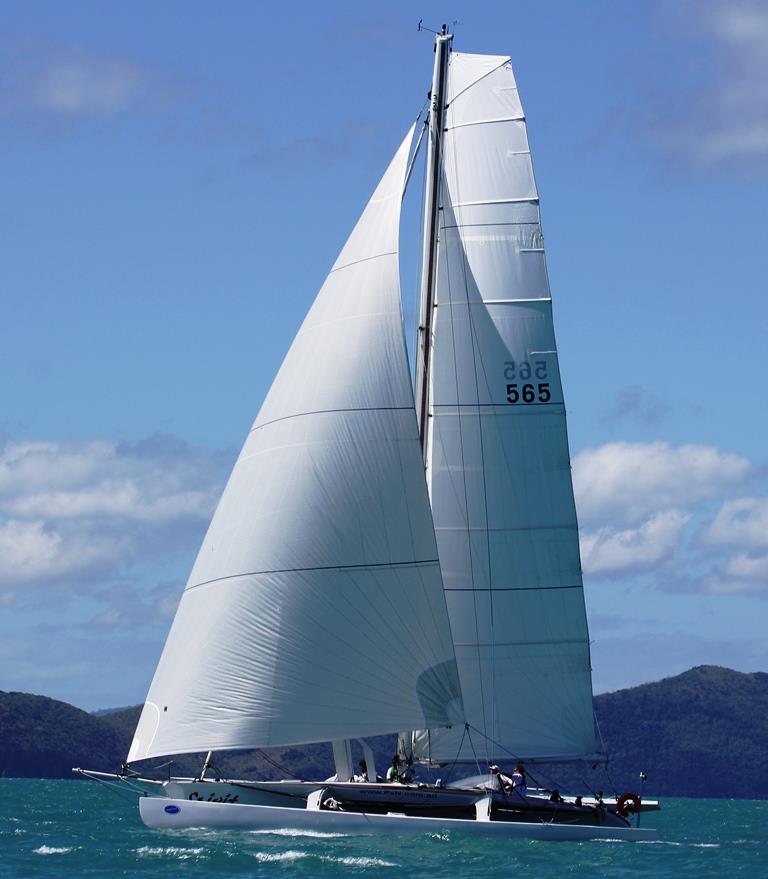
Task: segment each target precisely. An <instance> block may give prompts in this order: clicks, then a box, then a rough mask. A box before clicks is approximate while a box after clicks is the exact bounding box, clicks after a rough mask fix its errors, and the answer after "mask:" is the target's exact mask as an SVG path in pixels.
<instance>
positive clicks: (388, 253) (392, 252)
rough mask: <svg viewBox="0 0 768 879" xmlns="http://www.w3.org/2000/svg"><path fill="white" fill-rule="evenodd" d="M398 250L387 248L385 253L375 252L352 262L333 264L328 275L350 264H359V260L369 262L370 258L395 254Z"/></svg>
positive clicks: (346, 267)
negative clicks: (339, 264)
mask: <svg viewBox="0 0 768 879" xmlns="http://www.w3.org/2000/svg"><path fill="white" fill-rule="evenodd" d="M397 255H398V252H397V251H396V250H388V251H387V252H386V253H376V254H374V255H373V256H364V257H363V258H362V259H354V260H352V262H345V263H344V265H341V266H334V267H333V268H332V269H331V270H330V272H328V275H329V276H330V275H332V274H333V273H334V272H340V271H341V270H342V269H348V268H349V267H350V266H356V265H360V263H361V262H370V261H371V260H372V259H381V258H382V257H383V256H397Z"/></svg>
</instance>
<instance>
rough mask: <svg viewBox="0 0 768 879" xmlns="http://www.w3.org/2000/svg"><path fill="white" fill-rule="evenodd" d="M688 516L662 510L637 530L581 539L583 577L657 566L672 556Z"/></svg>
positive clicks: (608, 530)
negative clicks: (584, 575)
mask: <svg viewBox="0 0 768 879" xmlns="http://www.w3.org/2000/svg"><path fill="white" fill-rule="evenodd" d="M690 519H691V514H690V513H683V512H681V511H680V510H665V511H663V512H660V513H657V514H655V515H653V516H651V517H650V518H649V519H648V520H647V521H645V522H643V523H642V525H640V527H638V528H626V529H623V530H621V531H617V530H615V529H613V528H610V527H605V528H601V529H600V530H598V531H597V532H594V533H591V534H590V533H588V532H585V533H583V534H582V535H581V541H580V542H581V556H582V565H583V567H584V572H585V573H586V574H607V573H611V574H617V573H629V572H632V571H643V570H647V569H649V568H654V567H656V566H658V565H659V564H660V563H661V562H664V561H667V560H668V559H670V558H672V557H673V556H674V554H675V551H676V549H677V548H678V545H679V543H680V534H681V532H682V530H683V527H684V526H685V525H686V524H687V523H688V521H689V520H690Z"/></svg>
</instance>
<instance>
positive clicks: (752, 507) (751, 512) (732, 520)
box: [702, 497, 768, 550]
mask: <svg viewBox="0 0 768 879" xmlns="http://www.w3.org/2000/svg"><path fill="white" fill-rule="evenodd" d="M702 539H703V540H704V541H705V542H706V543H709V544H731V545H734V546H738V547H741V548H743V549H747V550H750V549H751V550H754V549H768V498H755V497H742V498H736V499H734V500H728V501H725V503H723V505H722V506H721V507H720V509H719V510H718V512H717V515H716V516H715V518H714V520H713V521H712V522H711V523H710V524H709V525H708V526H707V527H706V528H705V529H704V531H703V533H702Z"/></svg>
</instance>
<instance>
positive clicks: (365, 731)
mask: <svg viewBox="0 0 768 879" xmlns="http://www.w3.org/2000/svg"><path fill="white" fill-rule="evenodd" d="M411 136H412V132H411V133H410V134H409V135H408V137H407V138H406V140H405V141H404V142H403V145H402V146H401V147H400V149H399V150H398V152H397V154H396V156H395V158H394V159H393V161H392V163H391V165H390V166H389V168H388V170H387V172H386V173H385V175H384V177H383V179H382V181H381V183H380V184H379V186H378V188H377V189H376V192H375V193H374V195H373V197H372V199H371V201H370V202H369V204H368V206H367V208H366V209H365V212H364V213H363V215H362V217H361V219H360V220H359V222H358V224H357V226H356V227H355V229H354V231H353V233H352V235H351V236H350V238H349V240H348V241H347V243H346V245H345V247H344V249H343V250H342V252H341V254H340V256H339V258H338V260H337V261H336V263H335V265H334V267H333V269H332V271H331V273H330V274H329V276H328V278H327V280H326V281H325V284H324V285H323V287H322V289H321V290H320V292H319V294H318V296H317V298H316V300H315V302H314V304H313V306H312V308H311V310H310V312H309V314H308V315H307V317H306V319H305V321H304V323H303V325H302V327H301V330H300V332H299V334H298V336H297V337H296V339H295V341H294V343H293V345H292V347H291V349H290V351H289V352H288V355H287V356H286V358H285V361H284V362H283V364H282V367H281V369H280V371H279V373H278V375H277V377H276V378H275V381H274V383H273V385H272V388H271V390H270V392H269V394H268V396H267V398H266V400H265V402H264V404H263V406H262V408H261V411H260V413H259V415H258V417H257V419H256V422H255V424H254V426H253V429H252V430H251V432H250V434H249V436H248V438H247V440H246V443H245V446H244V448H243V450H242V452H241V453H240V457H239V458H238V460H237V463H236V464H235V467H234V470H233V472H232V475H231V477H230V480H229V483H228V484H227V486H226V489H225V491H224V494H223V496H222V498H221V501H220V503H219V507H218V509H217V511H216V513H215V515H214V518H213V521H212V522H211V525H210V528H209V530H208V533H207V535H206V537H205V540H204V542H203V545H202V548H201V549H200V553H199V555H198V558H197V561H196V563H195V566H194V569H193V571H192V574H191V576H190V579H189V582H188V584H187V586H186V589H185V591H184V593H183V596H182V599H181V603H180V605H179V608H178V611H177V614H176V618H175V620H174V622H173V626H172V628H171V632H170V635H169V637H168V641H167V643H166V646H165V650H164V652H163V655H162V658H161V660H160V664H159V666H158V669H157V672H156V674H155V677H154V680H153V681H152V685H151V687H150V691H149V695H148V697H147V702H146V705H145V707H144V711H143V713H142V715H141V719H140V721H139V725H138V729H137V731H136V736H135V738H134V741H133V744H132V746H131V750H130V754H129V760H130V761H134V760H139V759H142V758H144V757H151V756H157V755H166V754H177V753H183V752H190V751H203V750H208V749H214V750H218V749H225V748H226V749H234V748H249V747H257V746H269V745H278V744H280V745H285V744H299V743H305V742H310V741H323V740H330V739H340V738H350V737H357V736H367V735H373V734H377V733H384V732H389V731H393V730H397V729H403V728H408V727H410V728H412V727H414V726H421V725H424V724H427V725H429V726H440V725H445V724H448V723H451V722H453V721H456V720H458V721H461V720H462V719H463V713H462V705H461V695H460V691H459V686H458V675H457V672H456V663H455V658H454V650H453V645H452V641H451V636H450V630H449V624H448V617H447V612H446V605H445V597H444V595H443V589H442V583H441V578H440V569H439V565H438V562H437V549H436V545H435V537H434V530H433V526H432V520H431V514H430V509H429V501H428V495H427V488H426V481H425V478H424V468H423V461H422V457H421V453H420V448H419V440H418V431H417V425H416V416H415V411H414V401H413V390H412V387H411V383H410V377H409V371H408V365H407V356H406V350H405V342H404V335H403V327H402V319H401V311H400V296H399V279H398V255H397V249H398V226H399V217H400V202H401V195H402V188H403V180H404V174H405V168H406V161H407V158H408V147H409V144H410V142H411Z"/></svg>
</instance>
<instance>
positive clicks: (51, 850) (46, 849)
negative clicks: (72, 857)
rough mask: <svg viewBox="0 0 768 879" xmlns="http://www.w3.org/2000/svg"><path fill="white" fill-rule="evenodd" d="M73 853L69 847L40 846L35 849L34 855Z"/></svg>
mask: <svg viewBox="0 0 768 879" xmlns="http://www.w3.org/2000/svg"><path fill="white" fill-rule="evenodd" d="M71 851H73V849H72V847H71V846H56V845H41V846H40V848H36V849H35V854H36V855H66V854H68V853H69V852H71Z"/></svg>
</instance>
